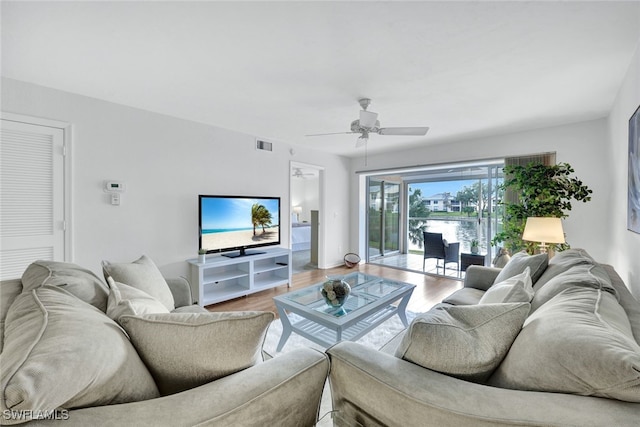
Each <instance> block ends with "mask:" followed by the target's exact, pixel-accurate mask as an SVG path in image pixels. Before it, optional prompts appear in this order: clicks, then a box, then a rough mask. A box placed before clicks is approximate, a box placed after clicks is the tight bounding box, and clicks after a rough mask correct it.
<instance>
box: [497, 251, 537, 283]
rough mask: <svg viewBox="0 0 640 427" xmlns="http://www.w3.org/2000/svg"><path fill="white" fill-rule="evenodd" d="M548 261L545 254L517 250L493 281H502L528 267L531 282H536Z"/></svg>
mask: <svg viewBox="0 0 640 427" xmlns="http://www.w3.org/2000/svg"><path fill="white" fill-rule="evenodd" d="M548 263H549V257H548V256H547V254H537V255H529V254H528V253H526V252H518V253H517V254H514V255H513V256H512V257H511V259H510V260H509V262H508V263H507V265H505V266H504V268H503V269H502V270H500V273H498V276H497V277H496V278H495V280H494V281H493V283H500V282H504V281H505V280H507V279H508V278H510V277H513V276H516V275H518V274H522V273H523V272H524V270H525V269H526V268H527V267H529V269H530V274H531V282H532V283H533V284H534V286H535V284H536V282H537V281H538V279H539V278H540V276H541V275H542V273H544V270H545V269H546V268H547V264H548Z"/></svg>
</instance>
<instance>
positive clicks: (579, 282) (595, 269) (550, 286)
mask: <svg viewBox="0 0 640 427" xmlns="http://www.w3.org/2000/svg"><path fill="white" fill-rule="evenodd" d="M575 287H578V288H585V287H586V288H592V289H601V290H603V291H605V292H609V293H611V294H612V295H615V294H616V291H615V289H614V288H613V286H612V285H611V280H610V279H609V276H608V275H607V272H606V271H605V269H604V268H603V267H602V266H600V265H598V264H589V263H580V264H576V265H573V266H572V267H570V268H568V269H567V270H566V271H564V272H562V273H559V274H558V275H557V276H555V277H553V278H550V279H549V280H547V281H546V283H544V284H543V285H542V286H536V287H535V295H534V296H533V299H532V300H531V311H532V312H534V311H536V310H537V309H538V308H540V307H541V306H542V305H543V304H545V303H546V302H547V301H549V300H551V299H552V298H553V297H555V296H556V295H558V294H559V293H560V292H562V291H564V290H565V289H570V288H575Z"/></svg>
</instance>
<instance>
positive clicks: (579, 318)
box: [489, 288, 640, 403]
mask: <svg viewBox="0 0 640 427" xmlns="http://www.w3.org/2000/svg"><path fill="white" fill-rule="evenodd" d="M489 383H490V384H491V385H495V386H497V387H502V388H511V389H518V390H532V391H545V392H558V393H573V394H578V395H582V396H598V397H606V398H610V399H618V400H624V401H628V402H636V403H638V402H640V346H639V345H638V343H637V342H636V341H635V340H634V338H633V333H632V331H631V325H630V323H629V319H628V317H627V315H626V313H625V311H624V309H623V308H622V307H621V306H620V304H618V302H617V301H616V298H615V297H614V296H613V295H611V294H610V293H608V292H604V291H602V290H599V289H591V288H569V289H566V290H564V291H563V292H561V293H560V294H558V295H556V296H555V297H554V298H552V299H551V300H550V301H549V302H547V303H546V304H544V305H543V306H542V307H540V308H539V309H538V310H537V311H536V312H535V313H533V314H531V316H529V318H528V319H527V321H526V322H525V324H524V326H523V328H522V331H521V332H520V334H519V335H518V337H517V338H516V340H515V341H514V343H513V345H512V346H511V349H510V350H509V353H508V354H507V356H506V357H505V359H504V361H503V362H502V364H501V365H500V366H499V367H498V369H496V371H495V373H494V374H493V376H492V377H491V378H490V381H489Z"/></svg>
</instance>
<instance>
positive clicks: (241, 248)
mask: <svg viewBox="0 0 640 427" xmlns="http://www.w3.org/2000/svg"><path fill="white" fill-rule="evenodd" d="M205 198H211V199H213V198H217V199H245V200H252V199H257V200H259V199H267V200H277V201H278V240H277V241H275V242H266V243H255V244H250V245H241V246H229V247H225V248H220V249H210V250H209V249H208V250H207V254H223V255H225V254H227V253H230V252H234V251H240V253H239V254H238V255H235V256H244V255H254V254H257V253H258V252H255V253H250V252H246V250H247V249H255V248H262V247H267V246H279V245H280V244H281V241H282V198H281V197H280V196H242V195H225V194H199V195H198V250H200V249H201V248H202V200H203V199H205ZM227 256H229V255H227Z"/></svg>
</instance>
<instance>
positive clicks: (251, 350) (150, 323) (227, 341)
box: [120, 311, 275, 395]
mask: <svg viewBox="0 0 640 427" xmlns="http://www.w3.org/2000/svg"><path fill="white" fill-rule="evenodd" d="M274 317H275V316H274V314H273V313H271V312H257V311H253V312H227V313H169V314H146V315H143V316H122V317H121V318H120V324H121V325H122V327H123V328H124V329H125V330H126V331H127V333H128V334H129V336H130V337H131V342H132V343H133V345H134V346H135V348H136V350H138V354H140V357H142V360H143V361H144V362H145V364H146V365H147V367H148V368H149V370H150V371H151V374H152V375H153V377H154V378H155V380H156V383H157V384H158V388H159V389H160V392H161V393H162V394H163V395H166V394H172V393H177V392H180V391H183V390H187V389H190V388H193V387H197V386H199V385H202V384H205V383H207V382H210V381H213V380H215V379H218V378H221V377H224V376H226V375H229V374H232V373H234V372H237V371H240V370H242V369H245V368H248V367H250V366H253V365H254V364H256V363H257V362H259V361H261V360H262V345H263V343H264V339H265V337H266V333H267V328H268V327H269V324H270V323H271V321H273V319H274Z"/></svg>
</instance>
